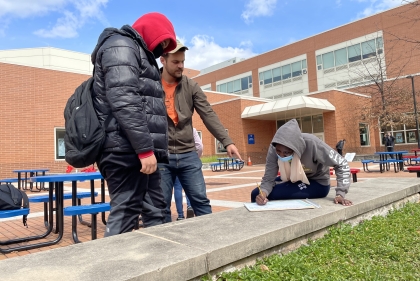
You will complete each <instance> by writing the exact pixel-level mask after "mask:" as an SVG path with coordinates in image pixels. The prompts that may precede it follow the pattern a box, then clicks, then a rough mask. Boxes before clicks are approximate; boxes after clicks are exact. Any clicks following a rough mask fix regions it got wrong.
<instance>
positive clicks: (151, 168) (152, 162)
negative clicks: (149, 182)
mask: <svg viewBox="0 0 420 281" xmlns="http://www.w3.org/2000/svg"><path fill="white" fill-rule="evenodd" d="M140 162H141V170H140V172H141V173H143V174H146V175H150V174H153V173H154V172H155V171H156V169H157V161H156V157H155V155H154V154H153V155H151V156H149V157H147V158H142V159H140Z"/></svg>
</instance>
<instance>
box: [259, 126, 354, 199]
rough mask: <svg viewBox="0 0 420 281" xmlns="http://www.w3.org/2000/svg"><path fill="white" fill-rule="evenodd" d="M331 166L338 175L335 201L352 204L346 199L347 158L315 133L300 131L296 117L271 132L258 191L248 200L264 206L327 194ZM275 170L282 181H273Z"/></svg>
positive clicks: (348, 176)
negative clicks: (272, 201)
mask: <svg viewBox="0 0 420 281" xmlns="http://www.w3.org/2000/svg"><path fill="white" fill-rule="evenodd" d="M331 166H332V167H334V170H335V173H336V176H337V188H336V189H335V190H336V196H335V198H334V203H336V204H338V203H339V204H342V205H344V206H350V205H352V204H353V203H352V201H350V200H348V199H345V195H346V194H347V192H348V190H349V186H350V176H351V173H350V167H349V165H348V163H347V160H346V159H345V158H344V157H342V156H341V155H340V154H338V153H337V151H335V150H334V149H332V148H331V147H330V146H328V145H327V144H326V143H325V142H323V141H322V140H320V139H319V138H317V137H316V136H314V135H312V134H305V133H302V132H301V131H300V128H299V124H298V123H297V121H296V119H292V120H290V121H288V122H287V123H286V124H284V125H283V126H281V127H280V128H279V129H278V130H277V132H276V134H275V135H274V138H273V140H272V142H271V145H270V147H269V149H268V153H267V159H266V167H265V173H264V176H263V178H262V181H261V190H260V189H259V188H256V189H254V190H253V191H252V192H251V202H256V203H257V204H259V205H264V204H266V203H267V202H268V200H283V199H306V198H323V197H326V196H327V195H328V193H329V191H330V169H329V167H331ZM278 172H280V176H281V182H280V183H277V184H276V180H279V179H278V178H277V179H276V177H277V175H278Z"/></svg>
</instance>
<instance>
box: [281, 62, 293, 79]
mask: <svg viewBox="0 0 420 281" xmlns="http://www.w3.org/2000/svg"><path fill="white" fill-rule="evenodd" d="M281 72H282V73H283V76H282V78H283V80H284V79H288V78H290V77H292V74H291V72H290V64H288V65H285V66H282V68H281Z"/></svg>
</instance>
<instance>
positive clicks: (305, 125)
mask: <svg viewBox="0 0 420 281" xmlns="http://www.w3.org/2000/svg"><path fill="white" fill-rule="evenodd" d="M295 119H296V121H297V122H298V124H299V128H300V129H301V131H302V133H308V134H316V133H323V132H324V117H323V116H322V114H320V115H313V116H305V117H301V118H295ZM289 120H291V119H283V120H277V129H278V128H280V127H281V126H283V125H284V124H285V123H286V122H288V121H289Z"/></svg>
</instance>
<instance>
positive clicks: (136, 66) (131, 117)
mask: <svg viewBox="0 0 420 281" xmlns="http://www.w3.org/2000/svg"><path fill="white" fill-rule="evenodd" d="M121 40H124V39H121ZM120 43H121V41H120ZM125 43H126V44H118V45H116V46H113V47H109V48H107V49H105V50H104V51H103V53H102V57H101V65H102V68H103V73H104V83H105V85H104V86H105V95H106V98H107V99H108V102H109V105H110V108H111V111H112V114H113V116H114V117H115V118H116V120H117V122H118V126H119V128H120V130H121V131H123V133H124V134H125V135H126V136H127V138H128V140H129V142H130V143H131V146H132V147H133V149H134V150H135V152H136V153H144V152H147V151H150V150H153V148H154V147H153V140H152V138H151V136H150V132H149V129H148V127H147V116H146V110H145V104H144V103H145V99H143V98H142V96H141V95H142V93H141V92H140V88H141V87H140V85H139V83H141V81H142V79H140V78H141V73H143V72H144V71H142V66H141V59H140V53H139V49H138V48H137V46H136V45H135V44H134V42H133V41H132V40H131V39H127V42H125Z"/></svg>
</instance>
